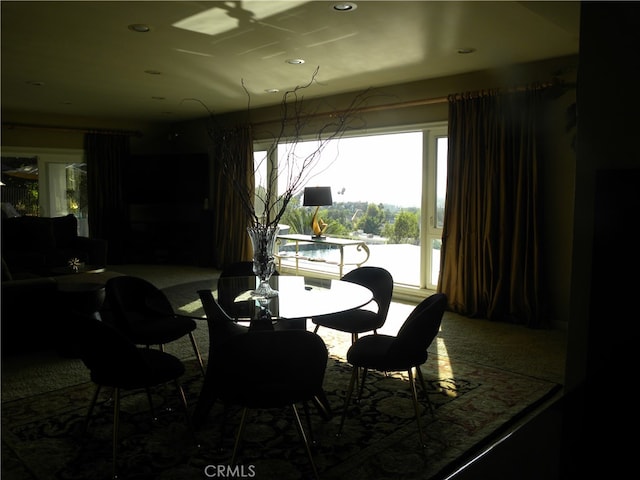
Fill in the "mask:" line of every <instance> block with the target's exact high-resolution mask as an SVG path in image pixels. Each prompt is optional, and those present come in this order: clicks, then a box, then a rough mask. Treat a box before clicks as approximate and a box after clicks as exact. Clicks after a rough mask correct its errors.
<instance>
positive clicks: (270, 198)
mask: <svg viewBox="0 0 640 480" xmlns="http://www.w3.org/2000/svg"><path fill="white" fill-rule="evenodd" d="M318 71H319V67H318V68H316V70H315V71H314V73H313V75H312V77H311V80H310V81H309V82H308V83H306V84H304V85H298V86H296V87H294V88H292V89H290V90H287V91H286V92H285V93H284V95H283V97H282V101H281V102H280V107H281V108H280V111H281V115H280V117H279V118H277V119H276V120H275V122H274V123H276V124H277V126H276V128H275V129H274V132H275V133H273V134H270V136H271V138H269V139H268V141H267V142H268V146H267V147H266V148H265V150H266V156H265V157H264V158H262V159H257V160H255V162H254V164H253V171H251V170H250V169H249V170H248V169H247V163H248V162H249V161H253V133H252V131H251V120H250V118H248V117H249V116H250V114H251V108H250V102H251V95H250V93H249V90H248V89H247V87H246V85H245V83H244V80H243V81H242V88H243V89H244V92H245V93H246V95H247V98H248V107H247V119H246V126H244V127H236V128H228V127H225V126H223V125H220V124H219V123H218V118H217V117H216V116H215V115H214V114H213V113H212V112H211V111H210V110H209V109H208V108H207V107H206V105H204V104H203V103H202V102H201V101H199V100H198V99H190V100H195V101H197V102H199V103H200V104H201V105H202V106H203V107H204V108H205V109H206V110H207V111H208V112H209V117H210V119H211V125H210V127H209V128H208V129H207V130H208V132H207V133H208V134H209V138H210V139H211V141H212V152H213V153H212V155H213V156H214V159H215V164H216V166H217V167H218V168H219V170H218V172H216V174H218V173H219V174H220V175H221V177H224V178H225V179H226V183H225V184H224V185H222V187H223V188H222V189H220V190H221V191H223V190H224V189H228V191H229V192H233V196H234V199H235V200H237V202H236V204H233V205H232V207H231V208H230V209H226V210H225V211H224V213H225V214H226V215H231V214H230V211H233V215H235V218H239V216H238V213H240V212H239V211H238V212H236V205H237V204H239V205H240V206H241V210H242V213H244V215H245V216H246V218H247V223H248V227H247V228H249V229H255V230H254V233H251V232H249V235H254V238H252V242H253V241H254V239H255V236H256V235H264V236H265V238H264V239H261V240H259V241H258V242H254V244H253V245H255V244H256V243H258V244H261V245H262V244H265V245H266V244H269V243H270V241H269V238H266V236H267V235H270V234H271V233H272V232H273V229H274V228H275V227H278V226H279V224H280V220H281V218H282V217H283V215H284V214H285V210H286V208H287V206H288V204H289V202H290V201H291V199H292V198H293V197H294V196H295V195H299V194H300V193H301V191H302V188H303V187H304V186H305V185H306V184H307V183H309V181H310V180H311V179H312V178H313V176H314V169H315V167H316V166H317V165H318V163H319V162H320V160H321V154H322V152H323V150H324V149H325V147H327V145H328V144H329V143H330V142H331V141H333V140H336V139H339V138H341V137H342V135H343V134H344V133H345V132H346V130H347V129H349V128H351V127H352V125H353V123H354V120H355V119H356V118H357V117H358V113H359V111H360V109H361V108H362V105H363V103H364V102H365V101H366V100H367V99H368V95H367V94H366V92H363V93H359V94H357V95H355V96H354V97H353V99H352V100H351V101H350V102H349V103H348V104H347V105H346V106H345V107H344V108H341V109H340V110H336V108H335V106H330V107H329V108H328V109H325V112H321V107H322V105H321V103H319V101H306V100H305V99H304V97H303V96H302V94H301V92H302V91H303V90H305V89H307V88H309V87H311V86H312V85H314V84H315V83H316V77H317V76H318ZM358 127H359V128H362V125H358ZM264 133H268V132H264ZM310 133H312V134H313V137H314V138H313V139H310V138H308V137H307V135H309V134H310ZM309 140H315V141H316V145H315V146H314V148H313V149H312V151H311V152H309V151H304V152H300V151H298V150H302V149H298V148H297V147H298V145H299V144H300V143H302V142H303V141H304V142H308V141H309ZM283 145H286V150H285V151H283V148H282V146H283ZM279 148H280V151H279V150H278V149H279ZM249 159H251V160H249ZM243 162H244V163H243ZM267 162H268V163H270V164H272V165H274V166H273V168H270V169H269V173H268V175H267V178H266V179H264V180H265V181H264V182H260V187H259V188H256V187H255V184H256V182H255V178H256V172H260V169H261V167H262V166H264V165H265V163H267ZM285 178H286V181H284V182H283V179H285ZM221 201H226V200H221ZM237 210H240V208H239V207H238V208H237ZM238 234H239V232H238V231H237V225H234V229H233V231H227V232H226V233H225V235H226V236H227V237H228V236H229V235H232V236H233V235H238ZM224 240H225V239H221V242H223V243H224ZM239 244H242V242H241V241H240V240H239V239H236V240H235V241H234V244H233V245H229V246H227V245H222V246H221V248H220V250H221V252H220V253H219V255H220V256H221V257H222V258H223V259H224V260H226V259H225V258H224V257H225V256H226V255H237V254H238V251H237V250H238V245H239ZM263 253H264V252H256V251H255V250H254V252H253V257H254V258H253V259H254V264H255V265H258V266H259V267H258V271H268V270H269V269H270V267H269V266H268V265H266V264H265V265H263V266H260V263H261V262H268V261H269V259H270V257H271V255H263ZM232 260H237V259H232ZM256 275H257V272H256ZM270 293H271V294H272V295H277V292H275V291H272V292H270Z"/></svg>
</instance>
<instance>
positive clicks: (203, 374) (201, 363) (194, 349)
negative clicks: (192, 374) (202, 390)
mask: <svg viewBox="0 0 640 480" xmlns="http://www.w3.org/2000/svg"><path fill="white" fill-rule="evenodd" d="M189 340H191V346H192V347H193V351H194V352H195V354H196V358H197V359H198V364H199V365H200V371H202V376H203V377H204V376H205V375H206V371H205V368H204V362H203V361H202V355H201V354H200V349H199V348H198V343H197V342H196V337H195V336H194V335H193V332H189Z"/></svg>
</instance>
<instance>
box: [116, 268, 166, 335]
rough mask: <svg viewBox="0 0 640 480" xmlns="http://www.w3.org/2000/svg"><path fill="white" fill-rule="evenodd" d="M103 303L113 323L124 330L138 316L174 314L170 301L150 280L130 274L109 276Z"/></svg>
mask: <svg viewBox="0 0 640 480" xmlns="http://www.w3.org/2000/svg"><path fill="white" fill-rule="evenodd" d="M105 304H106V305H107V309H110V311H111V316H110V318H112V319H113V323H114V325H116V326H117V327H118V328H120V329H122V330H124V331H126V330H128V328H129V324H130V322H131V321H135V320H136V319H139V318H140V317H149V316H153V317H157V316H158V315H160V316H172V315H174V311H173V307H172V306H171V302H169V299H168V298H167V296H166V295H165V294H164V292H163V291H162V290H160V289H159V288H158V287H156V286H155V285H153V284H152V283H151V282H149V281H147V280H145V279H143V278H140V277H135V276H131V275H122V276H118V277H113V278H110V279H109V280H108V281H107V283H106V284H105Z"/></svg>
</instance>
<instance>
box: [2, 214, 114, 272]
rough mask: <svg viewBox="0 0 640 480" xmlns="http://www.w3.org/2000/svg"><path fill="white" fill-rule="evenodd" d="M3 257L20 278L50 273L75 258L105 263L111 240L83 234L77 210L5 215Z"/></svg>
mask: <svg viewBox="0 0 640 480" xmlns="http://www.w3.org/2000/svg"><path fill="white" fill-rule="evenodd" d="M2 259H3V260H4V262H6V266H7V267H8V269H9V271H10V272H11V274H12V275H13V276H14V277H16V278H20V277H22V278H24V277H25V276H48V275H50V274H51V272H52V269H54V268H59V267H66V266H68V265H69V262H70V261H71V260H72V259H77V260H78V262H81V263H85V264H88V265H89V264H90V265H96V266H99V267H104V266H105V265H106V263H107V242H106V240H102V239H97V238H88V237H83V236H79V235H78V219H77V218H76V217H75V215H73V214H69V215H65V216H62V217H30V216H24V217H12V218H3V219H2Z"/></svg>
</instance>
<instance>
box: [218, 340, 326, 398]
mask: <svg viewBox="0 0 640 480" xmlns="http://www.w3.org/2000/svg"><path fill="white" fill-rule="evenodd" d="M327 358H328V351H327V347H326V345H325V343H324V341H323V340H322V338H320V336H318V335H316V334H315V333H312V332H310V331H307V330H272V331H266V330H258V331H252V332H249V333H247V334H246V335H236V336H234V337H231V338H229V339H228V341H226V342H223V343H222V344H221V345H220V346H219V348H217V349H215V350H214V351H213V353H212V356H211V357H210V360H209V368H213V369H215V372H216V374H215V375H216V376H215V378H216V382H217V383H216V391H217V393H218V394H219V396H220V398H221V399H222V400H223V401H224V402H228V403H231V404H235V405H240V406H243V407H247V408H276V407H284V406H286V405H290V404H293V403H296V402H301V401H306V400H312V399H313V398H314V397H316V396H318V395H320V392H322V382H323V380H324V374H325V370H326V366H327Z"/></svg>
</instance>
